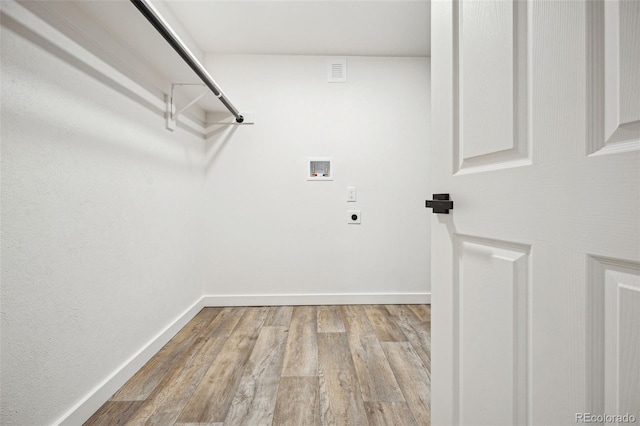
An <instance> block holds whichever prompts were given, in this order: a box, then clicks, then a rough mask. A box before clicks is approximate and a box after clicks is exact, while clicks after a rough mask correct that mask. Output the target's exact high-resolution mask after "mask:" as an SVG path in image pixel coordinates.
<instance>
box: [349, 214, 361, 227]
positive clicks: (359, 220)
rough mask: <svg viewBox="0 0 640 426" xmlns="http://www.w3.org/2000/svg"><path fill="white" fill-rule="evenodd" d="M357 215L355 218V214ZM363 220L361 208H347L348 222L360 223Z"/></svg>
mask: <svg viewBox="0 0 640 426" xmlns="http://www.w3.org/2000/svg"><path fill="white" fill-rule="evenodd" d="M354 215H355V216H356V218H355V219H354V218H353V216H354ZM361 220H362V215H361V214H360V210H347V223H348V224H350V225H359V224H360V223H361Z"/></svg>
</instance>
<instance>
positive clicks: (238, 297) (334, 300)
mask: <svg viewBox="0 0 640 426" xmlns="http://www.w3.org/2000/svg"><path fill="white" fill-rule="evenodd" d="M202 300H203V305H204V306H282V305H400V304H422V303H431V293H335V294H334V293H319V294H229V295H217V296H204V297H203V298H202Z"/></svg>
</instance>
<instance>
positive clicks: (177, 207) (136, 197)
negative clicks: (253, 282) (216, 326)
mask: <svg viewBox="0 0 640 426" xmlns="http://www.w3.org/2000/svg"><path fill="white" fill-rule="evenodd" d="M2 19H3V22H2V24H3V26H2V34H1V36H2V47H1V52H2V61H1V62H2V63H1V65H2V86H1V91H2V111H1V113H2V131H1V137H2V198H1V202H2V211H1V213H2V214H1V218H2V235H1V240H2V242H1V245H2V276H1V278H2V288H1V292H2V301H1V312H2V328H1V331H2V347H1V351H2V352H1V376H0V382H1V390H2V396H1V400H2V402H1V404H2V408H1V412H0V418H1V421H0V423H2V424H3V425H44V424H51V423H52V422H54V421H56V419H58V418H60V416H62V415H63V414H64V413H65V412H66V411H67V410H69V409H70V408H71V407H72V406H73V405H74V404H75V403H76V402H78V401H79V400H81V399H82V398H83V397H85V396H86V395H88V394H89V393H90V392H91V390H92V389H93V388H94V387H96V386H98V385H99V384H100V382H101V381H102V380H105V379H106V378H107V377H109V376H110V375H111V374H112V373H113V372H114V371H115V370H116V369H117V368H118V367H120V366H121V365H122V364H123V363H124V362H126V361H127V360H128V359H129V358H130V357H131V356H132V355H133V354H135V353H136V352H137V351H139V350H140V349H141V348H142V347H143V346H144V345H145V344H147V343H148V342H149V341H150V340H151V339H152V338H153V337H154V336H156V335H157V334H158V333H159V332H160V331H161V330H162V329H163V328H164V327H166V326H167V325H169V324H170V323H171V322H173V321H174V320H175V319H176V317H178V316H179V315H180V314H182V313H183V312H184V311H185V309H187V308H188V307H189V306H190V305H191V304H193V303H194V302H196V301H197V300H199V299H200V297H201V295H202V285H203V280H202V278H203V277H202V271H203V269H202V263H201V256H202V244H201V241H202V238H201V229H202V227H203V224H202V221H203V216H202V212H203V206H202V202H201V194H202V188H203V175H202V155H203V148H204V146H203V141H202V138H200V137H196V136H194V135H192V134H190V133H187V132H185V131H184V130H178V131H176V132H175V133H171V132H168V131H166V130H165V129H164V121H163V118H162V116H161V115H160V114H159V113H158V112H157V111H152V110H151V109H149V108H147V107H143V106H142V105H141V104H140V103H138V102H136V101H134V100H133V99H132V98H131V97H129V96H125V95H123V94H121V93H120V92H118V91H116V90H114V88H113V87H110V86H108V85H107V84H105V83H104V82H103V81H101V80H99V79H98V78H96V77H99V72H98V73H94V72H93V71H95V70H93V71H91V70H90V71H89V72H88V71H87V69H86V67H85V66H84V65H83V64H81V63H78V62H77V61H76V59H75V58H73V57H69V56H68V54H67V53H68V51H70V50H71V49H72V48H73V46H71V45H69V46H65V50H62V51H61V50H58V49H57V48H56V47H55V46H53V45H49V44H48V43H47V42H46V41H44V40H42V39H40V38H39V36H38V34H37V31H39V28H38V27H39V25H40V24H39V23H38V24H36V23H34V27H33V28H28V27H26V28H25V27H24V25H22V24H18V23H16V22H13V21H12V20H11V19H10V18H8V17H7V16H4V15H3V17H2ZM67 48H68V49H67ZM61 58H62V59H61Z"/></svg>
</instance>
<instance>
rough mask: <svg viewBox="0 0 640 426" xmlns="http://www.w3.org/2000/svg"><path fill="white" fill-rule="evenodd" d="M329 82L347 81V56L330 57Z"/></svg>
mask: <svg viewBox="0 0 640 426" xmlns="http://www.w3.org/2000/svg"><path fill="white" fill-rule="evenodd" d="M327 81H328V82H329V83H345V82H346V81H347V58H331V59H330V60H329V66H328V80H327Z"/></svg>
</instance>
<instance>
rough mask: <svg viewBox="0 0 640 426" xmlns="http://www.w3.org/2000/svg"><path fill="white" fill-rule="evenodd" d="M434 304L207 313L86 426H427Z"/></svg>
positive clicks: (217, 310) (237, 309) (239, 309)
mask: <svg viewBox="0 0 640 426" xmlns="http://www.w3.org/2000/svg"><path fill="white" fill-rule="evenodd" d="M430 325H431V309H430V306H429V305H351V306H295V307H293V306H273V307H233V308H205V309H203V310H202V311H200V313H198V315H197V316H196V317H195V318H194V319H193V320H192V321H191V322H189V324H187V326H185V327H184V328H183V329H182V330H181V331H180V332H179V333H178V334H177V335H176V336H175V337H174V338H173V339H171V341H170V342H169V343H167V345H165V346H164V347H163V348H162V349H161V350H160V351H159V352H158V353H157V354H156V355H155V356H154V357H153V358H152V359H151V360H150V361H149V362H148V363H147V364H145V366H144V367H142V369H140V371H138V372H137V373H136V374H135V375H134V376H133V377H132V378H131V379H130V380H129V381H128V382H127V383H126V384H125V385H124V386H123V387H122V388H121V389H120V390H118V392H116V393H115V394H114V395H113V396H112V397H111V399H110V400H109V401H108V402H107V403H106V404H104V405H103V406H102V407H101V408H100V409H99V410H98V411H97V412H96V413H95V414H94V415H93V416H92V417H91V418H90V419H89V420H88V421H87V422H86V423H85V425H116V424H132V425H138V424H152V425H174V424H178V425H188V424H200V425H204V424H206V425H217V426H223V425H224V426H230V425H250V426H261V425H291V426H313V425H393V426H401V425H417V426H427V425H430V424H431V413H430V399H431V398H430V397H431V394H430V379H431V362H430V352H431V351H430V342H431V338H430V330H431V327H430Z"/></svg>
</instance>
